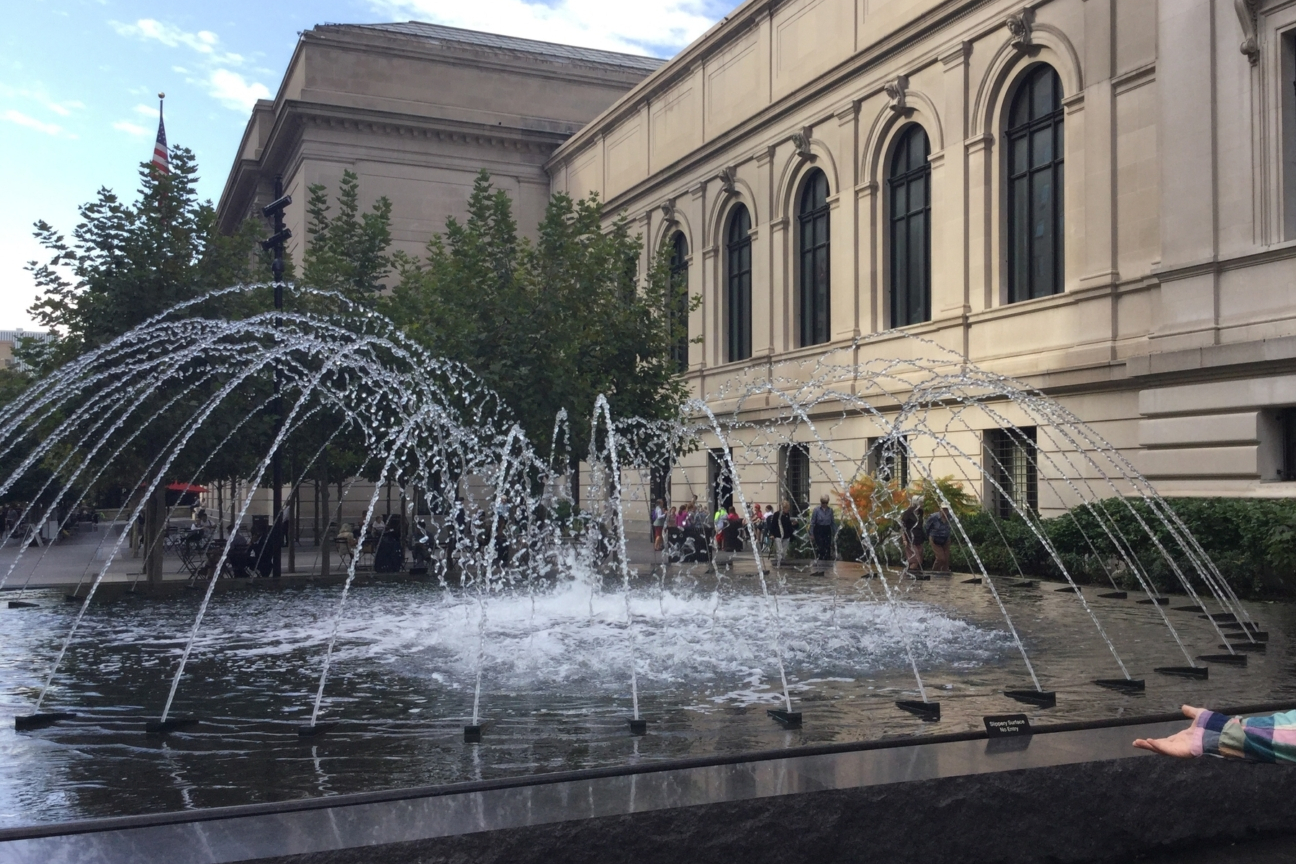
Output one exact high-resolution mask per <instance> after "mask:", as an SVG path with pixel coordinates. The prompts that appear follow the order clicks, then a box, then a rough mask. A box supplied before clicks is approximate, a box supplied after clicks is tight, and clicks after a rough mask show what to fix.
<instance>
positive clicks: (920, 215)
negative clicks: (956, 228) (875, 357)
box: [887, 124, 931, 327]
mask: <svg viewBox="0 0 1296 864" xmlns="http://www.w3.org/2000/svg"><path fill="white" fill-rule="evenodd" d="M930 154H931V144H930V143H929V142H928V140H927V132H926V131H925V130H924V129H923V128H922V127H921V126H918V125H916V124H915V125H913V126H910V127H909V128H908V129H906V130H905V131H904V132H903V133H902V134H901V135H900V140H899V141H897V142H896V148H895V154H894V155H893V156H892V157H891V174H890V176H889V177H888V178H887V185H888V186H889V187H890V190H889V191H890V193H891V326H892V327H904V326H906V325H908V324H918V323H921V322H923V321H930V320H931V163H930V162H928V161H927V157H928V156H929V155H930Z"/></svg>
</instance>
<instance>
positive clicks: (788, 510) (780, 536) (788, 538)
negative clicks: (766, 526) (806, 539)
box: [771, 501, 796, 567]
mask: <svg viewBox="0 0 1296 864" xmlns="http://www.w3.org/2000/svg"><path fill="white" fill-rule="evenodd" d="M795 531H796V525H795V524H794V523H793V521H792V505H791V503H789V502H787V501H784V502H783V504H782V505H781V506H780V507H779V512H778V513H777V514H776V515H775V517H774V519H773V521H772V523H771V534H772V535H773V537H774V566H775V567H782V566H783V562H784V561H785V560H787V554H788V544H789V543H791V542H792V535H793V534H794V533H795Z"/></svg>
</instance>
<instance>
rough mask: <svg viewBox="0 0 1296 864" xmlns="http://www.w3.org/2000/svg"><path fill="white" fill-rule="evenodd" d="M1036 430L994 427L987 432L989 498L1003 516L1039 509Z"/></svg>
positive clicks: (1007, 516)
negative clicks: (989, 480) (990, 479)
mask: <svg viewBox="0 0 1296 864" xmlns="http://www.w3.org/2000/svg"><path fill="white" fill-rule="evenodd" d="M1035 453H1036V446H1035V429H1034V427H1027V428H1024V429H990V430H988V431H987V432H986V466H985V473H986V477H987V478H993V481H994V482H987V483H986V487H987V488H986V501H987V503H989V504H991V505H992V507H993V510H994V512H995V513H997V514H998V516H999V518H1000V519H1011V518H1013V515H1014V514H1020V513H1023V512H1028V511H1029V512H1031V513H1035V512H1037V511H1038V510H1039V475H1038V473H1037V469H1036V458H1035Z"/></svg>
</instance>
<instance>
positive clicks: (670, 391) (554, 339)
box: [379, 171, 685, 459]
mask: <svg viewBox="0 0 1296 864" xmlns="http://www.w3.org/2000/svg"><path fill="white" fill-rule="evenodd" d="M641 249H642V247H641V245H640V241H639V239H638V238H637V237H633V236H631V234H630V229H629V223H628V222H627V220H626V219H625V218H624V217H622V218H620V219H617V220H616V221H615V222H613V223H612V224H611V225H610V226H606V225H605V224H604V216H603V205H602V203H601V202H600V201H599V200H598V198H597V197H596V196H591V197H590V198H588V199H584V200H581V201H575V200H573V199H572V198H570V197H568V196H566V195H562V194H560V195H556V196H554V198H553V199H552V200H551V201H550V203H549V206H548V209H547V210H546V213H545V217H544V220H543V221H542V222H541V223H540V226H539V236H538V239H537V240H536V242H534V243H532V242H530V241H529V240H527V239H524V238H519V236H518V231H517V224H516V222H515V220H514V218H513V214H512V204H511V202H510V200H509V198H508V196H507V195H506V194H505V193H504V192H502V191H499V190H496V189H494V188H493V187H492V185H491V182H490V177H489V175H488V174H487V173H486V172H484V171H483V172H482V173H481V174H480V175H479V176H478V178H477V181H476V183H475V185H474V188H473V193H472V196H471V197H470V199H469V202H468V217H467V219H466V220H465V221H463V222H460V221H459V220H457V219H453V218H452V219H449V220H447V222H446V230H445V233H444V234H443V235H438V236H437V237H434V238H433V240H432V241H431V242H430V243H429V244H428V249H427V260H426V261H423V262H420V261H416V260H414V259H413V258H410V257H408V256H404V255H397V256H395V267H396V269H397V271H398V273H399V284H398V285H397V286H396V288H395V290H394V291H393V292H392V293H391V295H390V296H389V297H386V298H384V299H383V300H382V301H381V302H380V304H379V308H380V309H381V310H382V311H383V312H385V313H386V314H387V315H388V316H389V317H391V318H392V319H393V320H394V321H396V323H397V324H399V325H400V326H401V327H402V328H403V329H404V330H405V332H406V333H408V334H409V335H410V336H411V337H412V338H414V339H416V340H418V341H419V342H421V343H422V344H424V345H425V346H427V347H428V348H429V349H430V350H431V351H433V352H434V353H436V354H439V355H441V356H444V357H448V358H451V359H454V360H459V361H461V362H463V363H464V364H465V365H467V366H468V367H469V368H471V369H473V370H474V371H475V372H476V373H477V374H478V375H480V376H481V377H482V378H483V379H484V380H485V382H486V383H487V384H488V385H489V386H490V387H491V388H492V389H494V390H495V391H496V392H497V393H499V394H500V396H501V397H502V399H503V401H504V403H505V404H506V405H508V406H509V408H510V409H511V410H512V411H513V413H514V415H515V417H516V418H517V420H518V422H519V423H520V425H521V426H522V427H523V429H524V431H525V432H526V433H527V435H528V436H529V437H530V439H531V440H532V441H533V442H537V443H538V444H539V445H540V446H542V447H543V446H545V445H547V444H548V442H549V440H550V436H551V435H552V431H553V424H554V418H555V416H556V415H557V413H558V411H559V410H560V409H564V408H565V409H566V410H567V413H568V416H569V417H570V418H571V423H570V428H571V439H570V446H571V450H570V453H571V456H572V458H573V459H575V458H578V457H580V456H583V455H584V454H585V452H587V450H588V447H589V436H590V424H589V418H591V417H592V416H593V413H594V404H595V401H596V399H597V398H598V396H599V395H600V394H602V395H605V396H606V397H607V399H608V401H609V404H610V406H611V408H612V413H613V416H614V417H631V416H634V417H642V418H646V419H664V418H667V417H672V416H674V415H675V413H676V411H677V410H678V406H679V405H680V403H681V402H682V401H683V399H684V397H685V389H684V385H683V382H682V380H681V379H680V378H679V376H678V373H677V367H676V364H675V362H674V360H673V359H672V357H671V346H672V345H673V344H675V342H676V341H677V340H678V339H679V336H680V335H681V332H682V326H683V324H682V322H681V323H680V324H679V325H678V326H672V324H671V320H672V316H671V315H670V310H671V309H673V308H679V307H678V296H677V292H678V291H680V290H681V289H680V288H679V286H677V285H675V284H674V283H673V282H672V280H671V278H670V269H669V263H668V261H667V260H666V256H665V255H658V256H655V258H654V263H653V266H652V267H651V268H650V270H649V272H648V274H646V276H647V278H645V279H644V280H643V283H642V284H640V282H639V280H638V278H637V275H636V273H635V266H634V262H636V261H638V260H639V256H640V252H641ZM672 303H674V304H676V305H672ZM675 320H678V316H675Z"/></svg>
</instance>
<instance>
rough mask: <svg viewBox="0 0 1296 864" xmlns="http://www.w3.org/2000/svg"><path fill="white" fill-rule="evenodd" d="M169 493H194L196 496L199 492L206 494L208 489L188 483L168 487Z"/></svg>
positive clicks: (173, 484)
mask: <svg viewBox="0 0 1296 864" xmlns="http://www.w3.org/2000/svg"><path fill="white" fill-rule="evenodd" d="M167 491H168V492H193V493H195V494H196V493H198V492H206V491H207V487H206V486H192V485H190V484H188V483H172V484H171V485H170V486H168V487H167Z"/></svg>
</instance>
